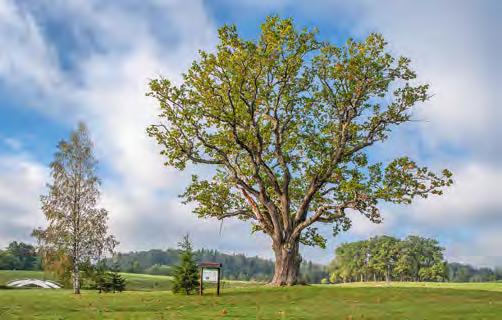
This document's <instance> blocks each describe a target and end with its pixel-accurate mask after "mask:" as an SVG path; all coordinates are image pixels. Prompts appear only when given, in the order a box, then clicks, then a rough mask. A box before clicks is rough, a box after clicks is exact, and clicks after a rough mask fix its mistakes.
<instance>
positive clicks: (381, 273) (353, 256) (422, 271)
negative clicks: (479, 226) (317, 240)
mask: <svg viewBox="0 0 502 320" xmlns="http://www.w3.org/2000/svg"><path fill="white" fill-rule="evenodd" d="M443 252H444V248H443V247H441V246H440V245H439V243H438V241H437V240H434V239H429V238H423V237H419V236H408V237H407V238H405V239H402V240H400V239H397V238H394V237H390V236H378V237H373V238H370V239H368V240H362V241H356V242H349V243H343V244H342V245H340V246H339V247H338V248H336V250H335V259H334V260H333V261H332V262H331V263H330V264H329V266H328V269H329V272H330V278H329V282H332V283H338V282H354V281H384V280H385V281H450V282H488V281H498V280H502V267H497V268H495V269H492V268H476V267H473V266H470V265H468V264H461V263H456V262H453V263H447V262H446V261H445V259H444V255H443ZM324 282H327V279H326V280H325V281H324Z"/></svg>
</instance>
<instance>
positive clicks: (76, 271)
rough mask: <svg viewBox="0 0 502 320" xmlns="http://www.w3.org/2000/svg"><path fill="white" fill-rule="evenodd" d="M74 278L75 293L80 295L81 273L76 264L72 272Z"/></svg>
mask: <svg viewBox="0 0 502 320" xmlns="http://www.w3.org/2000/svg"><path fill="white" fill-rule="evenodd" d="M72 278H73V293H74V294H80V271H79V269H78V264H76V263H75V265H74V266H73V272H72Z"/></svg>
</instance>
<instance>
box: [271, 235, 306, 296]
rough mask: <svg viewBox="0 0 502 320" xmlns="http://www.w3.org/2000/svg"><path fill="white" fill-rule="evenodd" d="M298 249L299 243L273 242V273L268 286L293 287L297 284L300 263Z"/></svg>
mask: <svg viewBox="0 0 502 320" xmlns="http://www.w3.org/2000/svg"><path fill="white" fill-rule="evenodd" d="M299 247H300V244H299V241H294V242H293V243H291V242H277V241H274V243H273V245H272V248H273V250H274V253H275V271H274V277H273V278H272V281H271V282H270V285H273V286H293V285H295V284H297V283H298V276H299V274H300V263H301V261H302V259H301V256H300V253H299Z"/></svg>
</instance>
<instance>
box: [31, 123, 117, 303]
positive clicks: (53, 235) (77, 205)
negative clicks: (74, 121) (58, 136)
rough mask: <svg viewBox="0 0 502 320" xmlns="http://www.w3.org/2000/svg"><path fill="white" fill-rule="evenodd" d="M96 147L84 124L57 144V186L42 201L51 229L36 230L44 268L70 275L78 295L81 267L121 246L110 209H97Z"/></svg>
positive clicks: (54, 171) (54, 168)
mask: <svg viewBox="0 0 502 320" xmlns="http://www.w3.org/2000/svg"><path fill="white" fill-rule="evenodd" d="M92 148H93V144H92V141H91V139H90V137H89V132H88V130H87V128H86V126H85V125H84V124H83V123H79V125H78V128H77V130H75V131H73V132H72V133H71V135H70V138H69V139H68V140H62V141H61V142H60V143H59V144H58V151H57V152H56V154H55V156H54V161H53V162H52V163H51V165H50V167H51V176H52V184H48V185H47V187H48V190H49V192H48V194H47V195H43V196H42V197H41V201H42V211H43V213H44V215H45V217H46V219H47V222H48V226H47V228H46V229H41V228H38V229H36V230H34V231H33V236H34V237H35V238H37V240H38V242H39V249H40V251H41V252H42V256H43V257H44V267H45V266H49V267H51V268H52V267H54V269H56V270H57V271H58V273H60V274H64V275H67V274H68V273H71V279H72V283H73V290H74V293H76V294H78V293H80V284H81V279H80V266H81V265H82V264H84V263H86V262H88V261H99V259H100V258H101V257H102V256H103V254H105V253H106V252H113V249H114V247H115V246H116V244H117V242H116V241H115V238H114V237H113V236H111V235H109V234H108V226H107V224H106V222H107V220H108V211H106V210H105V209H103V208H99V207H97V205H98V200H99V196H100V192H99V185H100V181H99V178H98V177H97V176H96V164H97V161H96V159H95V158H94V155H93V152H92ZM46 270H47V269H46Z"/></svg>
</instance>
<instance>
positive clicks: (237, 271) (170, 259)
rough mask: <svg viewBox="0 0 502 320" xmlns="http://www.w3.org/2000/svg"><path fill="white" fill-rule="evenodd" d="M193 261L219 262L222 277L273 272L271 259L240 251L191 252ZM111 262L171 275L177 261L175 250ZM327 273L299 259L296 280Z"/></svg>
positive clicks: (266, 277) (259, 277)
mask: <svg viewBox="0 0 502 320" xmlns="http://www.w3.org/2000/svg"><path fill="white" fill-rule="evenodd" d="M194 256H195V259H196V261H199V262H200V261H213V262H219V263H222V264H223V274H222V276H223V278H224V279H227V280H244V281H250V280H255V281H270V279H272V276H273V274H274V262H273V261H272V260H268V259H263V258H260V257H246V256H245V255H243V254H227V253H222V252H219V251H217V250H209V249H199V250H196V251H194ZM114 262H115V263H117V264H118V265H119V267H120V270H122V271H124V272H131V273H146V274H155V275H172V272H173V270H172V267H171V266H173V265H176V264H178V263H179V251H178V250H176V249H167V250H159V249H152V250H148V251H138V252H129V253H118V254H117V255H116V256H115V258H114ZM327 276H328V272H327V269H326V267H325V266H323V265H320V264H316V263H313V262H311V261H303V262H302V263H301V266H300V281H303V282H308V283H319V282H321V279H323V278H325V277H327Z"/></svg>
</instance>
